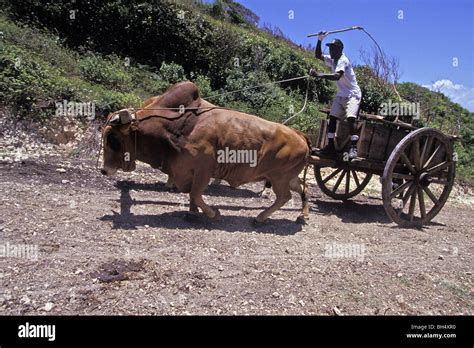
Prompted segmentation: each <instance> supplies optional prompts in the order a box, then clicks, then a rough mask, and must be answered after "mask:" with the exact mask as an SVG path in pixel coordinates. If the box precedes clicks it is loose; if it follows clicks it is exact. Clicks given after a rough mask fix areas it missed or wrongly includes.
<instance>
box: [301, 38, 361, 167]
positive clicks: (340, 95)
mask: <svg viewBox="0 0 474 348" xmlns="http://www.w3.org/2000/svg"><path fill="white" fill-rule="evenodd" d="M326 35H327V34H326V33H325V32H324V33H322V34H320V35H318V43H317V45H316V52H315V56H316V58H317V59H320V60H322V61H324V63H325V64H326V65H327V66H328V67H330V68H331V71H332V73H331V74H322V73H318V72H316V71H315V70H314V69H311V70H310V75H311V76H314V77H318V78H323V79H327V80H331V81H336V86H337V94H336V97H335V98H334V100H333V101H332V105H331V112H330V113H329V126H328V145H326V146H325V147H324V148H323V149H321V152H320V153H321V155H323V156H332V155H334V154H336V148H335V146H334V138H335V136H336V125H337V120H340V121H343V120H344V119H345V118H346V117H347V122H348V123H349V126H350V134H351V146H350V149H349V159H350V160H352V159H354V158H356V157H357V141H358V140H359V136H358V135H357V127H356V124H355V120H356V118H357V114H358V111H359V105H360V100H361V97H362V93H361V91H360V88H359V85H358V84H357V80H356V76H355V74H354V70H353V69H352V66H351V64H350V62H349V59H348V58H347V57H346V56H345V55H344V53H343V52H342V51H343V49H344V45H343V43H342V41H341V40H339V39H334V40H333V41H332V42H330V43H328V44H326V46H328V47H329V55H323V54H322V51H321V42H322V41H323V39H324V38H325V37H326Z"/></svg>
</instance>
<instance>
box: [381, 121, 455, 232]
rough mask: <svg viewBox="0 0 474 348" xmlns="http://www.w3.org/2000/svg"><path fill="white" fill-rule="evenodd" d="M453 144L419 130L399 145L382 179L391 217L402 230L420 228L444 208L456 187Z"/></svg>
mask: <svg viewBox="0 0 474 348" xmlns="http://www.w3.org/2000/svg"><path fill="white" fill-rule="evenodd" d="M455 171H456V164H455V161H454V158H453V142H452V140H451V139H450V138H448V137H447V136H445V135H444V134H443V133H441V132H440V131H438V130H436V129H432V128H421V129H418V130H416V131H414V132H412V133H410V134H409V135H407V136H406V137H405V138H403V139H402V141H401V142H400V143H399V144H398V145H397V146H396V148H395V149H394V151H393V152H392V154H391V155H390V157H389V159H388V161H387V164H386V166H385V169H384V173H383V176H382V198H383V204H384V208H385V211H386V212H387V214H388V216H389V217H390V218H391V219H392V221H394V222H395V223H397V224H398V225H399V226H401V227H420V226H422V225H423V224H426V223H427V222H429V221H430V220H431V219H433V218H434V217H435V216H436V215H437V214H438V212H439V211H440V210H441V208H443V206H444V204H445V203H446V200H447V199H448V196H449V193H450V192H451V189H452V187H453V183H454V177H455Z"/></svg>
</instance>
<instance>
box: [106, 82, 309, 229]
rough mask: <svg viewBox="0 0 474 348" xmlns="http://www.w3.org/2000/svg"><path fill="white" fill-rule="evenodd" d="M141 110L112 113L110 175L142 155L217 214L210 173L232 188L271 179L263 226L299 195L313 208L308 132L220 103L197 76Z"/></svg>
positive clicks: (197, 204) (194, 205)
mask: <svg viewBox="0 0 474 348" xmlns="http://www.w3.org/2000/svg"><path fill="white" fill-rule="evenodd" d="M144 106H145V107H144V108H142V109H140V110H139V111H136V112H135V111H134V110H133V109H130V110H128V109H124V110H120V111H118V112H115V113H112V114H111V115H109V117H108V118H107V123H106V125H105V126H104V128H103V131H102V137H103V138H102V139H103V145H104V161H103V162H104V164H103V168H102V169H101V172H102V174H104V175H113V174H115V173H116V172H117V170H118V169H121V170H123V171H125V172H130V171H133V170H135V167H136V161H137V160H138V161H141V162H145V163H148V164H149V165H150V166H151V167H152V168H157V169H160V170H161V171H163V172H164V173H166V174H168V175H169V177H170V179H171V180H172V182H173V183H174V185H175V186H176V188H177V190H178V191H180V192H185V193H189V197H190V204H189V210H190V214H191V215H196V214H197V213H198V212H199V210H198V208H200V209H201V210H202V211H203V213H204V214H205V215H206V216H207V217H209V218H211V219H216V218H218V217H219V216H220V213H219V211H218V210H217V209H215V208H213V207H211V206H209V205H207V204H206V203H205V202H204V200H203V198H202V195H203V193H204V191H205V189H206V188H207V186H208V183H209V180H210V179H211V178H216V179H223V180H225V181H227V182H228V183H229V185H230V186H232V187H237V186H240V185H242V184H245V183H249V182H258V181H263V180H265V181H266V182H269V183H270V184H271V186H272V188H273V191H274V192H275V195H276V200H275V202H274V203H273V204H272V205H271V206H270V207H268V208H267V209H265V210H264V211H263V212H261V213H260V214H259V215H258V216H257V217H256V219H255V220H254V222H255V223H256V224H261V223H263V222H265V220H267V219H268V217H269V216H270V215H271V214H272V213H273V212H275V211H276V210H278V209H280V208H281V207H282V206H283V205H284V204H285V203H286V202H288V201H289V200H290V199H291V192H290V191H295V192H297V193H299V194H300V196H301V200H302V213H301V215H300V217H299V218H303V219H304V218H306V217H307V216H308V213H309V207H308V198H307V189H306V185H305V184H304V182H303V183H302V181H301V180H300V179H299V177H298V174H299V173H300V172H301V171H302V169H303V168H304V167H305V165H306V163H307V159H308V157H309V155H310V149H311V144H310V142H309V139H308V138H307V137H306V136H305V134H304V133H301V132H299V131H296V130H294V129H291V128H289V127H287V126H284V125H281V124H278V123H274V122H270V121H267V120H264V119H261V118H259V117H256V116H252V115H248V114H245V113H242V112H238V111H235V110H229V109H225V108H221V107H217V106H215V105H213V104H211V103H209V102H207V101H206V100H204V99H202V98H201V97H200V96H199V91H198V88H197V87H196V85H195V84H193V83H192V82H188V81H185V82H180V83H177V84H175V85H173V86H171V87H170V88H169V89H168V90H167V91H166V92H165V93H164V94H162V95H160V96H157V97H152V98H150V99H148V100H147V101H146V102H145V104H144Z"/></svg>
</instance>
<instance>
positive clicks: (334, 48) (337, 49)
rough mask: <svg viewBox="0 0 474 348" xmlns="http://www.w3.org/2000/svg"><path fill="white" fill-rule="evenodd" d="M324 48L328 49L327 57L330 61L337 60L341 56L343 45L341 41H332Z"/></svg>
mask: <svg viewBox="0 0 474 348" xmlns="http://www.w3.org/2000/svg"><path fill="white" fill-rule="evenodd" d="M326 46H328V47H329V55H330V56H331V58H332V59H339V58H340V57H341V56H342V50H343V49H344V44H343V43H342V41H341V40H339V39H334V40H332V41H331V42H330V43H327V44H326Z"/></svg>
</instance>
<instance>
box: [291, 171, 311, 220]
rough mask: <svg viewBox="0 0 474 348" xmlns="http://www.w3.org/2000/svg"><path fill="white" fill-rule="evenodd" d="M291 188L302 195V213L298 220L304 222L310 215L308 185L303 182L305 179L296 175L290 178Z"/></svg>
mask: <svg viewBox="0 0 474 348" xmlns="http://www.w3.org/2000/svg"><path fill="white" fill-rule="evenodd" d="M290 190H291V191H293V192H297V193H299V195H300V197H301V215H300V216H298V218H297V220H296V221H297V222H304V221H305V220H306V219H308V216H309V204H308V187H307V186H306V185H305V184H304V183H303V180H301V179H300V178H299V177H297V176H295V177H294V178H293V179H291V180H290Z"/></svg>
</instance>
